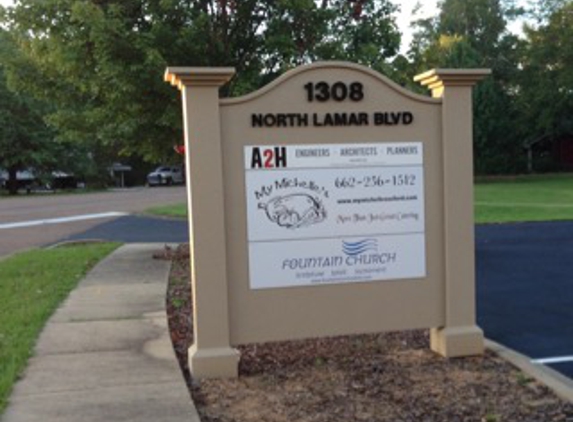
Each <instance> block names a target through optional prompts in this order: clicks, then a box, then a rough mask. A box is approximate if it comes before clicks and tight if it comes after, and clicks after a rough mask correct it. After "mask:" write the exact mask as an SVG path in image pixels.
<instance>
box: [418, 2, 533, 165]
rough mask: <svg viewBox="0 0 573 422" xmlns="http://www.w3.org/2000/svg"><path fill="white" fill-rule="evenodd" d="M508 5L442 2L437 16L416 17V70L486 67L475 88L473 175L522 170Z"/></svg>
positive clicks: (514, 55) (516, 60) (515, 64)
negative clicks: (486, 73)
mask: <svg viewBox="0 0 573 422" xmlns="http://www.w3.org/2000/svg"><path fill="white" fill-rule="evenodd" d="M510 6H511V5H509V4H504V3H502V2H501V1H500V0H467V1H466V0H444V1H442V2H441V3H440V8H441V11H440V15H439V16H438V17H435V18H431V19H426V20H423V21H419V22H418V24H417V27H418V31H417V33H416V36H415V38H414V42H413V44H412V48H411V50H410V53H409V55H410V57H411V59H412V61H413V63H414V69H415V70H416V72H421V71H424V70H427V69H431V68H491V69H492V77H490V78H488V79H487V80H485V81H483V82H480V83H479V84H478V86H477V87H476V89H475V90H474V116H475V119H474V156H475V170H476V173H478V174H483V173H487V174H497V173H515V172H519V171H521V170H523V169H524V158H522V157H523V155H524V153H523V152H522V146H521V137H520V135H521V133H520V131H518V130H516V129H515V121H516V114H517V110H516V104H515V99H514V96H515V92H516V89H515V83H516V82H515V75H516V74H517V72H518V68H519V66H518V65H519V55H518V51H517V48H518V45H519V43H518V40H517V38H516V37H515V36H513V35H510V34H509V33H508V32H507V30H506V17H507V16H509V14H510V13H509V10H513V9H511V8H510Z"/></svg>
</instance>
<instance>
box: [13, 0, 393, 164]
mask: <svg viewBox="0 0 573 422" xmlns="http://www.w3.org/2000/svg"><path fill="white" fill-rule="evenodd" d="M393 12H394V7H393V6H392V5H391V3H390V2H389V1H388V0H322V1H321V2H316V1H314V0H276V1H263V0H242V1H233V0H19V1H17V3H16V6H15V8H14V9H12V10H11V12H10V13H9V15H8V18H7V20H6V21H7V24H8V27H9V29H10V33H11V34H12V36H13V37H14V39H15V40H16V42H17V44H18V46H19V47H20V49H21V51H22V52H23V58H21V59H18V60H10V61H9V62H8V65H7V66H8V72H9V74H10V77H11V79H12V80H13V81H14V84H15V85H16V86H17V87H18V88H19V89H21V90H25V91H26V92H30V93H32V94H33V95H35V96H36V97H38V98H42V99H45V100H49V101H50V102H51V103H52V104H53V105H54V109H53V110H52V111H51V112H50V114H49V115H48V118H47V121H48V123H49V124H50V126H51V127H53V128H54V129H55V130H56V131H57V136H58V139H60V140H68V141H74V142H82V143H84V144H89V143H90V142H92V143H96V144H97V145H100V146H103V147H104V148H106V149H107V150H109V151H114V152H115V153H118V154H125V155H138V156H141V157H143V158H145V159H146V160H148V161H166V162H168V161H169V160H168V159H169V157H172V158H175V157H174V155H173V152H172V147H173V145H174V144H178V143H180V142H181V133H182V131H181V118H180V111H179V110H180V106H179V103H178V99H177V96H175V95H173V92H172V89H171V88H170V87H168V86H167V84H165V83H164V82H163V81H162V74H163V72H164V70H165V67H166V66H168V65H169V66H178V65H179V66H234V67H235V68H236V69H237V77H236V78H234V79H233V80H232V81H231V83H230V85H228V86H227V87H225V89H224V91H222V95H237V94H243V93H245V92H249V91H252V90H253V89H256V88H258V87H260V86H261V85H262V84H264V83H267V82H269V81H270V80H272V79H273V78H275V77H277V76H278V75H279V74H280V73H282V72H284V71H285V70H287V69H288V68H290V67H293V66H296V65H299V64H303V63H308V62H311V61H314V60H321V59H350V60H353V61H357V62H359V63H364V64H367V65H371V66H374V67H378V68H382V67H383V66H384V64H385V60H386V59H387V58H388V57H390V56H392V55H393V54H395V52H396V51H397V48H398V46H399V33H398V31H397V29H396V26H395V24H394V21H393V18H392V13H393ZM23 69H25V71H23Z"/></svg>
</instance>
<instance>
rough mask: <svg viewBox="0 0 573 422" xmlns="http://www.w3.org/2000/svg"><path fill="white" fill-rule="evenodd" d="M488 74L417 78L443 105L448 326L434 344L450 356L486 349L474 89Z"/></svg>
mask: <svg viewBox="0 0 573 422" xmlns="http://www.w3.org/2000/svg"><path fill="white" fill-rule="evenodd" d="M488 74H490V70H488V69H472V70H461V69H435V70H431V71H429V72H426V73H423V74H420V75H418V76H416V77H415V78H414V80H416V81H418V82H420V83H421V84H422V85H424V86H427V87H428V88H430V89H431V90H432V96H433V97H434V98H441V99H442V104H443V105H442V131H443V134H442V139H443V145H442V149H443V183H444V235H445V251H444V252H445V254H444V256H445V296H444V297H445V325H444V326H443V327H438V328H433V329H432V330H431V333H430V342H431V348H432V350H434V351H435V352H437V353H439V354H441V355H443V356H446V357H457V356H468V355H474V354H475V355H477V354H481V353H483V349H484V341H483V332H482V330H481V329H480V328H479V327H478V326H477V325H476V319H475V315H476V309H475V251H474V248H475V245H474V215H473V214H474V211H473V153H472V149H473V133H472V130H473V128H472V87H473V86H474V85H475V84H476V82H478V81H480V80H481V79H483V78H485V77H486V76H487V75H488Z"/></svg>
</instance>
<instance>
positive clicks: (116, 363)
mask: <svg viewBox="0 0 573 422" xmlns="http://www.w3.org/2000/svg"><path fill="white" fill-rule="evenodd" d="M162 247H163V245H162V244H131V245H125V246H122V247H121V248H119V249H118V250H117V251H115V252H114V253H113V254H111V255H110V256H109V257H107V258H106V259H105V260H103V261H102V262H101V263H99V264H98V265H97V266H96V267H95V268H94V269H93V270H92V271H91V272H90V273H89V274H88V276H87V277H86V278H85V279H84V280H83V281H82V282H81V283H80V284H79V285H78V287H77V288H76V289H75V290H74V291H73V292H72V293H71V294H70V296H69V297H68V299H67V300H66V301H65V302H64V303H63V304H62V306H61V307H60V308H59V309H58V310H57V311H56V313H55V314H54V315H53V316H52V317H51V319H50V320H49V322H48V324H47V325H46V327H45V329H44V331H43V332H42V334H41V336H40V339H39V341H38V344H37V346H36V353H35V356H34V357H33V358H32V359H31V360H30V362H29V365H28V368H27V370H26V372H25V374H24V376H23V378H22V380H20V381H19V382H18V383H17V384H16V386H15V388H14V391H13V392H12V395H11V397H10V404H9V406H8V409H7V410H6V412H5V413H4V416H3V418H2V422H38V421H41V422H56V421H57V422H80V421H81V422H100V421H102V422H103V421H105V422H110V421H111V422H120V421H138V422H147V421H149V422H152V421H153V422H157V421H161V422H179V421H187V422H189V421H196V422H198V421H199V418H198V416H197V412H196V410H195V408H194V406H193V404H192V402H191V399H190V397H189V393H188V391H187V387H186V386H185V382H184V380H183V376H182V375H181V371H180V370H179V366H178V364H177V361H176V358H175V354H174V352H173V349H172V346H171V340H170V338H169V332H168V329H167V322H166V315H165V292H166V280H167V275H168V272H169V266H170V262H169V261H164V260H156V259H152V254H153V252H154V251H157V250H160V249H161V248H162ZM30 306H32V304H30Z"/></svg>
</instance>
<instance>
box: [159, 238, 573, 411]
mask: <svg viewBox="0 0 573 422" xmlns="http://www.w3.org/2000/svg"><path fill="white" fill-rule="evenodd" d="M159 255H161V256H162V257H164V258H169V259H172V260H173V265H172V270H171V280H170V285H169V288H168V294H167V311H168V319H169V327H170V330H171V338H172V340H173V345H174V349H175V352H176V355H177V358H178V360H179V363H180V365H181V369H182V371H183V374H184V377H185V379H186V381H187V383H188V385H189V388H190V391H191V394H192V397H193V399H194V402H195V405H196V407H197V410H198V411H199V414H200V416H201V419H202V420H203V421H204V422H227V421H236V422H255V421H256V422H261V421H269V422H271V421H272V422H279V421H281V422H282V421H285V422H286V421H288V422H292V421H301V422H306V421H308V422H310V421H313V422H319V421H324V422H337V421H340V422H343V421H344V422H347V421H392V422H406V421H412V422H425V421H427V422H437V421H439V422H444V421H448V422H449V421H478V422H484V421H485V422H501V421H512V422H513V421H516V422H533V421H539V422H549V421H562V422H567V421H573V405H572V404H571V403H566V402H564V401H562V400H560V399H559V398H557V397H556V396H555V395H554V394H553V393H552V392H551V391H550V390H548V389H547V388H546V387H545V386H544V385H542V384H540V383H538V382H537V381H534V380H533V379H531V378H529V377H528V376H526V375H525V374H523V373H522V372H520V371H519V370H517V369H515V368H514V367H512V366H511V365H510V364H508V363H507V362H505V361H503V360H502V359H500V358H499V357H497V356H496V355H494V354H493V353H491V352H487V353H486V354H485V355H484V356H482V357H472V358H463V359H444V358H441V357H439V356H437V355H435V354H434V353H432V352H431V351H430V350H429V344H428V333H427V331H425V330H417V331H410V332H400V333H384V334H375V335H354V336H344V337H336V338H326V339H312V340H304V341H291V342H280V343H268V344H256V345H246V346H240V347H239V350H240V351H241V362H240V366H239V372H240V376H239V378H238V379H234V380H202V381H196V380H193V379H192V377H191V375H190V373H189V367H188V363H187V350H188V348H189V347H190V345H191V344H192V342H193V331H192V308H191V291H190V285H189V282H188V280H189V250H188V247H187V245H182V246H180V247H179V248H177V249H176V250H170V249H166V250H165V251H164V252H163V253H161V254H159Z"/></svg>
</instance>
